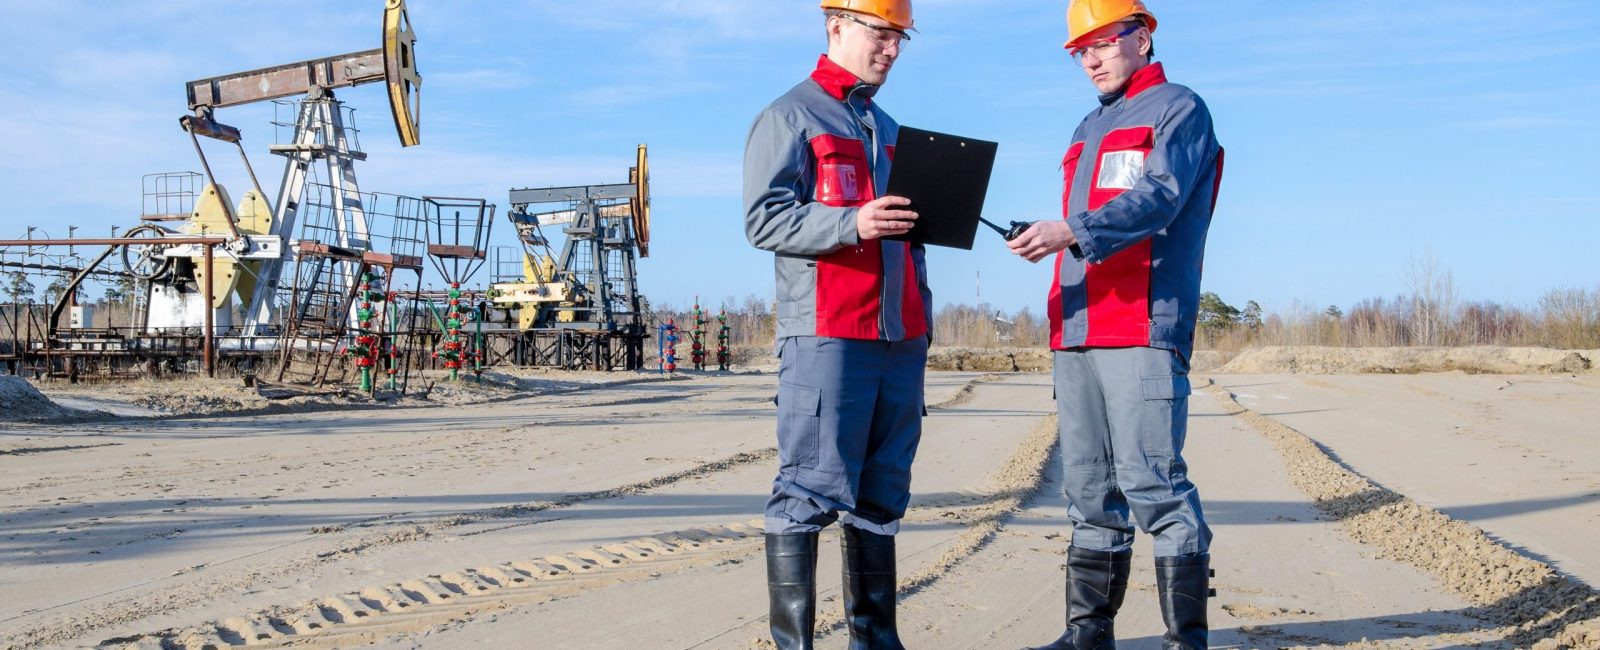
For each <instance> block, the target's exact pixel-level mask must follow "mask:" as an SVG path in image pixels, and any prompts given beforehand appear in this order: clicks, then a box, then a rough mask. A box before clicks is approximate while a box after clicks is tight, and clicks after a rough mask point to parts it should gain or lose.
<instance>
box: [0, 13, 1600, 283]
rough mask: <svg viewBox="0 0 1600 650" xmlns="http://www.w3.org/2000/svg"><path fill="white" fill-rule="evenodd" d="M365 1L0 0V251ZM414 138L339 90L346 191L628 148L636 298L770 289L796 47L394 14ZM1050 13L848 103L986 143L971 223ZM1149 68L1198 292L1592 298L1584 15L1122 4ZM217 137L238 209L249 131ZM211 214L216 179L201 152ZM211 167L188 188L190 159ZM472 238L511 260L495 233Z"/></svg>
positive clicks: (968, 274)
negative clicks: (1212, 215) (1221, 170)
mask: <svg viewBox="0 0 1600 650" xmlns="http://www.w3.org/2000/svg"><path fill="white" fill-rule="evenodd" d="M382 4H383V3H382V1H381V0H363V1H361V2H355V1H352V0H339V1H337V2H310V1H305V0H277V1H272V2H267V1H250V2H227V1H221V2H218V1H215V0H213V1H206V2H201V1H198V0H195V1H187V0H181V1H180V0H151V1H148V2H137V3H131V2H130V3H122V2H118V3H108V2H92V1H70V0H62V1H53V2H32V1H23V0H0V11H3V13H4V15H5V16H6V20H5V21H4V23H3V24H0V142H4V143H5V146H6V149H7V152H6V154H7V155H5V156H3V157H0V195H3V196H4V197H5V200H4V202H3V203H0V237H10V236H21V234H22V231H23V227H24V226H25V225H40V226H44V227H45V230H46V232H48V234H50V235H54V236H64V235H65V234H66V233H65V228H64V226H65V224H68V223H71V224H76V225H79V226H81V227H82V229H81V230H80V231H79V234H80V236H82V235H85V234H91V235H101V234H104V233H106V232H108V231H109V229H110V227H111V226H113V225H117V226H121V227H124V228H126V227H127V226H129V225H132V224H133V223H135V222H136V220H137V214H138V212H139V207H140V204H139V201H140V196H139V179H140V177H141V176H142V175H143V174H146V173H151V172H156V171H172V170H190V169H197V168H198V164H197V163H196V161H195V158H194V154H193V151H192V148H191V145H190V144H189V142H188V138H187V137H186V136H185V135H184V134H183V133H182V132H181V131H180V130H179V129H178V128H177V118H178V117H179V116H181V115H183V114H184V111H185V103H184V97H183V94H182V91H183V83H184V82H185V81H188V80H190V79H196V78H201V77H206V76H211V75H216V74H223V73H228V72H234V71H240V70H246V69H250V68H254V67H261V66H268V65H276V64H281V63H289V62H292V61H298V60H302V59H308V58H314V57H321V56H328V55H334V54H340V53H344V52H349V51H355V50H361V49H367V48H371V47H376V46H377V45H378V44H379V42H378V37H379V24H378V19H379V15H380V13H381V7H382ZM409 5H410V8H411V14H412V21H413V23H414V25H415V27H416V30H417V33H418V37H419V43H418V46H417V48H418V60H419V62H420V67H421V70H422V73H423V76H424V90H423V128H422V137H423V144H422V145H421V146H419V147H414V148H411V149H405V150H401V149H400V147H399V146H398V143H397V142H396V141H395V137H394V135H393V133H392V128H391V127H390V126H389V125H388V122H387V117H386V115H385V113H386V111H387V102H386V99H385V98H384V95H383V94H382V91H381V89H380V88H379V87H377V86H368V87H362V88H357V89H350V90H345V91H341V92H340V93H339V95H340V97H341V99H344V100H345V101H346V102H347V103H349V104H350V105H351V106H353V107H355V108H356V109H357V120H358V125H359V126H361V127H362V128H363V133H362V144H363V145H364V148H365V149H366V150H367V152H368V154H369V155H370V160H369V162H367V163H363V164H361V165H360V166H359V167H358V170H359V174H360V178H361V182H362V188H363V189H364V190H368V191H381V192H389V193H395V194H406V195H413V196H420V195H424V194H428V195H446V196H481V197H484V198H487V199H489V200H490V201H492V202H495V203H498V204H501V206H502V213H503V210H504V204H505V200H506V191H507V190H508V189H510V188H513V187H530V186H531V187H542V186H552V185H568V184H589V183H612V182H622V181H624V180H626V172H627V167H628V165H629V164H630V162H631V158H632V152H633V147H634V145H635V144H637V143H641V142H645V143H649V144H650V146H651V151H652V162H651V165H652V169H653V172H654V173H653V181H654V187H655V197H654V198H655V202H654V206H655V227H654V232H655V242H654V244H653V251H652V253H653V255H652V257H651V258H649V259H646V260H643V261H642V262H641V264H640V272H641V275H642V278H643V279H642V284H643V287H644V290H645V292H646V293H647V294H648V295H649V296H650V297H651V298H652V299H653V300H655V301H656V302H657V303H658V304H659V303H667V304H672V305H678V306H682V305H684V304H686V303H687V302H688V301H689V300H691V299H692V298H693V296H695V295H696V294H698V295H701V296H704V297H706V298H707V299H708V301H710V302H717V301H719V300H720V299H721V298H722V297H728V296H731V297H737V298H739V299H742V298H743V297H744V296H746V295H750V294H756V295H759V296H768V297H770V295H771V292H772V279H771V262H770V257H769V256H768V255H766V254H764V253H761V252H759V251H756V250H754V249H752V248H750V247H749V245H748V244H747V243H746V242H745V240H744V236H743V231H742V212H743V206H742V205H741V200H740V197H739V191H740V174H741V171H740V163H741V157H742V151H743V146H744V138H745V133H746V129H747V128H748V126H749V124H750V121H751V119H752V118H753V117H754V116H755V114H756V113H757V112H758V111H759V110H760V109H761V108H762V106H764V105H765V104H766V103H767V102H769V101H771V99H772V98H774V97H776V96H777V95H779V94H781V93H782V92H784V91H785V90H787V89H788V88H789V87H791V86H792V85H793V84H795V83H796V82H798V81H799V80H801V79H802V78H804V76H805V75H806V74H807V73H808V72H809V71H810V69H811V67H812V65H813V63H814V62H815V59H816V56H817V54H818V53H820V52H821V51H822V49H823V48H824V42H823V35H822V28H821V18H820V14H819V12H818V10H817V7H816V6H815V3H814V2H812V1H809V0H806V1H800V0H796V1H790V0H735V1H732V2H727V1H724V2H692V1H688V0H590V1H589V2H583V3H569V2H555V1H553V0H538V1H531V2H513V1H505V0H502V1H498V2H466V1H456V0H451V1H446V0H409ZM1065 5H1066V3H1065V2H1063V1H1048V2H1045V1H1040V0H917V1H916V5H915V8H916V14H917V24H918V27H919V29H920V34H917V35H916V38H915V40H914V41H913V42H912V43H911V45H910V46H909V47H908V48H907V49H906V51H905V53H904V55H903V56H902V58H901V60H900V63H899V64H898V66H897V67H896V69H895V71H894V73H893V75H892V76H891V77H890V80H889V84H888V85H887V87H886V88H885V89H884V91H883V92H882V93H880V95H879V98H880V101H881V102H882V105H883V106H885V107H886V108H887V109H888V110H889V111H890V112H891V113H892V114H893V115H895V117H896V118H897V119H898V120H899V121H900V122H901V123H902V124H906V125H912V126H918V127H922V128H928V129H934V130H942V131H949V132H955V133H961V134H964V135H969V136H972V137H978V138H984V139H990V140H996V141H999V142H1000V143H1001V147H1000V160H999V162H998V165H997V168H996V172H995V179H994V181H993V184H992V186H991V189H990V193H989V199H988V204H987V207H986V212H987V213H988V214H989V215H990V216H991V217H993V218H997V219H1020V218H1026V219H1045V218H1059V216H1060V214H1059V212H1060V198H1059V197H1060V191H1061V188H1060V172H1059V169H1058V166H1059V163H1060V159H1061V153H1062V152H1063V151H1064V150H1065V148H1066V146H1067V144H1068V139H1069V138H1070V137H1071V133H1072V130H1073V128H1074V127H1075V126H1076V124H1077V122H1078V121H1079V120H1080V119H1081V117H1082V116H1083V114H1084V113H1085V112H1087V111H1088V110H1089V109H1090V108H1092V106H1093V105H1094V91H1093V90H1092V88H1091V86H1090V85H1089V84H1088V82H1087V81H1086V80H1084V79H1083V77H1082V74H1081V73H1080V72H1079V71H1078V70H1077V69H1075V68H1074V67H1072V64H1071V61H1070V59H1068V58H1067V57H1066V55H1065V54H1064V53H1063V51H1062V50H1061V49H1060V44H1061V41H1062V40H1064V39H1063V36H1064V31H1065V27H1064V23H1063V18H1062V16H1063V11H1064V8H1065ZM1150 6H1151V8H1152V10H1154V11H1155V12H1156V13H1157V15H1158V16H1159V18H1160V20H1161V26H1160V29H1159V31H1158V32H1157V33H1156V43H1157V46H1158V54H1159V57H1158V59H1159V60H1162V61H1164V62H1165V63H1166V65H1167V69H1168V74H1169V77H1171V79H1172V80H1173V81H1175V82H1179V83H1184V84H1186V85H1189V86H1190V87H1192V88H1194V89H1195V90H1196V91H1198V92H1199V93H1200V94H1201V95H1202V96H1203V97H1204V98H1205V99H1206V100H1207V101H1208V103H1209V104H1210V106H1211V109H1212V113H1213V115H1214V116H1215V119H1216V128H1217V131H1218V134H1219V137H1220V139H1221V140H1222V142H1223V144H1224V145H1225V146H1226V147H1227V148H1228V169H1227V174H1226V179H1225V183H1224V188H1223V192H1222V198H1221V202H1220V205H1219V207H1218V213H1217V216H1216V220H1215V223H1214V225H1213V227H1212V230H1211V240H1210V246H1209V251H1208V256H1207V266H1206V278H1205V288H1206V289H1207V290H1212V291H1216V292H1218V293H1220V294H1222V296H1223V297H1224V298H1225V299H1227V300H1229V301H1230V302H1234V303H1243V302H1244V301H1245V300H1250V299H1254V300H1257V301H1259V302H1261V303H1262V304H1263V305H1265V306H1266V307H1267V308H1268V309H1287V308H1289V307H1290V306H1291V305H1293V304H1295V303H1296V302H1299V303H1302V304H1309V305H1327V304H1337V305H1341V306H1348V305H1350V304H1351V303H1353V302H1355V301H1357V300H1360V299H1362V298H1366V297H1371V296H1380V295H1383V296H1388V295H1394V294H1396V293H1398V292H1400V291H1401V290H1402V288H1403V282H1402V279H1401V269H1402V266H1403V265H1404V263H1405V261H1406V259H1407V258H1408V257H1409V256H1412V255H1419V254H1422V253H1424V252H1425V251H1429V250H1431V251H1432V252H1433V253H1434V254H1436V255H1437V256H1438V258H1439V260H1440V261H1441V262H1442V263H1443V264H1444V265H1445V266H1446V267H1448V268H1449V269H1451V270H1452V271H1453V272H1454V274H1455V276H1456V279H1457V283H1458V285H1459V286H1460V287H1461V290H1462V294H1463V297H1465V298H1468V299H1491V300H1500V301H1509V302H1513V303H1518V304H1526V303H1530V302H1532V301H1533V300H1534V299H1536V298H1537V296H1538V295H1539V294H1540V293H1542V292H1543V291H1545V290H1546V289H1549V288H1553V287H1558V286H1584V287H1594V286H1596V284H1597V282H1600V256H1597V255H1595V254H1594V251H1595V247H1596V244H1595V242H1596V241H1597V240H1600V236H1597V234H1600V228H1596V226H1595V225H1594V224H1595V222H1596V219H1597V217H1600V200H1597V199H1600V189H1597V188H1600V181H1597V180H1596V179H1597V177H1600V162H1597V157H1596V156H1595V155H1594V152H1595V151H1597V150H1600V130H1597V128H1596V126H1595V118H1597V117H1600V110H1597V109H1596V106H1600V73H1597V72H1596V71H1595V68H1594V64H1593V63H1592V61H1593V60H1594V59H1595V58H1596V57H1595V55H1596V53H1597V50H1600V39H1597V38H1596V37H1595V34H1596V33H1600V4H1597V3H1595V2H1593V1H1592V0H1584V1H1563V0H1547V1H1543V2H1525V3H1505V2H1501V1H1488V0H1462V1H1452V2H1441V1H1434V2H1427V1H1419V2H1411V3H1394V2H1383V1H1375V0H1344V1H1340V2H1333V1H1302V2H1284V1H1283V0H1213V1H1207V2H1198V1H1195V0H1186V1H1182V2H1180V1H1179V0H1151V2H1150ZM218 116H219V119H220V120H222V121H224V122H227V123H230V124H233V125H235V126H239V127H241V128H243V129H244V132H245V136H246V145H247V148H248V150H249V152H250V155H251V157H252V160H253V162H254V164H255V166H256V167H257V171H258V173H261V174H262V175H263V178H262V184H263V185H264V186H266V187H267V188H268V191H269V193H270V192H271V191H272V189H273V188H275V187H276V183H277V178H278V176H279V175H280V174H281V165H280V162H279V159H278V158H276V157H272V156H269V155H267V154H266V151H265V149H266V145H267V144H270V143H271V141H272V137H273V132H272V129H271V128H270V127H269V126H268V124H267V123H268V122H269V121H270V119H271V118H272V113H271V110H270V109H269V108H266V107H239V108H232V109H225V110H223V111H220V112H219V115H218ZM210 151H211V152H213V159H214V160H216V159H221V160H226V161H227V164H218V165H217V166H218V168H219V173H220V174H221V175H222V176H223V180H224V182H225V183H227V184H229V185H230V187H233V188H234V190H233V193H234V195H235V196H236V197H237V196H238V195H239V194H240V193H242V192H243V190H244V189H245V187H246V186H247V181H246V180H245V179H244V178H243V176H242V171H240V169H239V168H238V167H237V166H236V165H234V164H233V163H234V161H233V159H232V154H231V153H229V152H228V151H227V150H225V149H221V148H212V149H210ZM214 164H215V163H214ZM496 229H497V231H498V233H497V239H498V240H499V241H500V243H506V244H509V243H512V242H511V230H510V228H508V227H506V224H504V223H499V224H496ZM930 264H931V265H932V280H933V284H934V291H935V294H936V299H937V300H938V302H940V303H941V304H942V303H946V302H966V303H970V302H973V301H974V300H975V299H976V297H977V296H976V287H975V282H974V280H975V275H976V273H977V272H978V271H980V270H981V272H982V278H983V282H982V292H983V294H982V297H983V299H984V300H985V301H987V302H990V303H992V304H994V305H995V306H997V307H1002V308H1006V309H1018V308H1021V307H1024V306H1028V307H1031V308H1033V309H1034V310H1035V311H1036V312H1037V311H1038V310H1039V309H1040V308H1041V307H1042V305H1043V302H1044V296H1045V290H1046V285H1047V284H1048V282H1049V280H1050V270H1049V268H1048V266H1047V265H1043V264H1041V265H1039V266H1033V265H1029V264H1027V263H1025V262H1022V261H1020V260H1018V259H1016V258H1014V257H1011V256H1009V255H1008V254H1007V253H1005V251H1004V249H1003V248H1002V247H1001V245H1000V243H999V240H998V238H993V237H990V236H989V235H988V234H986V233H980V240H979V246H978V250H976V251H973V252H963V251H948V250H936V251H935V252H934V253H933V254H932V255H931V256H930Z"/></svg>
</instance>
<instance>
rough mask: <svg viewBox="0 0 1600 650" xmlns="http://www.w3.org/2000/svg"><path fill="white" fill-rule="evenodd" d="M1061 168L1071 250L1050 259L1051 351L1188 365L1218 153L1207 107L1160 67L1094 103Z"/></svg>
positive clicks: (1143, 71)
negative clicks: (1121, 350)
mask: <svg viewBox="0 0 1600 650" xmlns="http://www.w3.org/2000/svg"><path fill="white" fill-rule="evenodd" d="M1100 103H1101V106H1100V108H1098V109H1095V111H1094V112H1093V113H1090V114H1089V116H1088V117H1086V118H1084V120H1083V123H1082V124H1080V125H1078V130H1077V132H1076V133H1075V134H1074V135H1073V137H1072V141H1073V143H1072V146H1071V147H1070V148H1069V149H1068V150H1067V154H1066V157H1065V158H1064V159H1063V160H1062V170H1063V172H1064V174H1065V177H1066V178H1065V181H1066V182H1065V186H1064V187H1065V189H1064V191H1063V194H1062V215H1063V218H1065V219H1066V220H1067V225H1068V226H1069V227H1070V228H1071V229H1072V233H1073V235H1075V236H1076V237H1077V239H1078V245H1077V246H1076V247H1074V248H1072V249H1070V250H1069V251H1062V252H1061V253H1060V254H1058V255H1057V257H1056V280H1055V283H1054V284H1053V285H1052V286H1051V288H1050V346H1051V347H1052V348H1054V349H1057V350H1065V349H1070V348H1110V347H1155V348H1165V349H1169V350H1174V351H1176V352H1178V353H1179V354H1181V355H1183V357H1184V358H1185V359H1187V358H1189V356H1190V354H1191V353H1192V352H1193V350H1194V332H1195V320H1196V318H1197V316H1198V311H1199V306H1200V269H1201V265H1202V262H1203V261H1204V259H1205V247H1206V231H1207V230H1208V229H1209V228H1210V227H1211V213H1212V210H1213V209H1214V208H1215V207H1216V199H1217V191H1218V189H1219V187H1220V185H1221V183H1222V162H1223V152H1222V147H1221V146H1220V145H1218V144H1217V137H1216V134H1215V132H1214V131H1213V130H1212V126H1211V113H1210V112H1209V111H1207V110H1206V105H1205V102H1203V101H1201V99H1200V97H1199V96H1198V95H1196V94H1194V92H1193V91H1191V90H1189V89H1188V88H1185V87H1183V86H1180V85H1177V84H1172V83H1167V77H1166V74H1165V72H1164V71H1163V70H1162V67H1161V64H1159V63H1158V64H1154V65H1150V66H1146V67H1144V68H1142V69H1140V70H1139V71H1138V72H1137V73H1134V75H1133V78H1132V79H1130V80H1129V81H1128V84H1127V86H1125V87H1124V88H1123V90H1121V91H1118V92H1116V93H1112V94H1110V95H1102V96H1101V97H1100Z"/></svg>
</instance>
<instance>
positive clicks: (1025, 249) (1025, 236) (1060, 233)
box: [1006, 219, 1078, 262]
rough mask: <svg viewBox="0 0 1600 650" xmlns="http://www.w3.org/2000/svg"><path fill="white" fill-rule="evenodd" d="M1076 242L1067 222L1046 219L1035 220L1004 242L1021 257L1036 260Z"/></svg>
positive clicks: (1030, 260)
mask: <svg viewBox="0 0 1600 650" xmlns="http://www.w3.org/2000/svg"><path fill="white" fill-rule="evenodd" d="M1076 243H1078V238H1077V237H1076V236H1075V235H1073V234H1072V228H1070V227H1068V226H1067V222H1065V221H1061V220H1057V219H1046V220H1044V221H1038V222H1035V223H1034V224H1033V225H1032V226H1030V227H1029V228H1028V230H1027V231H1026V232H1024V233H1022V236H1020V237H1017V238H1016V239H1013V240H1011V241H1008V242H1006V246H1008V247H1010V248H1011V252H1013V253H1016V254H1017V256H1019V257H1021V258H1022V259H1025V260H1028V261H1029V262H1038V261H1039V260H1042V259H1044V258H1045V257H1047V256H1049V255H1051V254H1053V253H1057V252H1060V251H1062V250H1064V249H1066V248H1067V247H1068V246H1071V245H1073V244H1076Z"/></svg>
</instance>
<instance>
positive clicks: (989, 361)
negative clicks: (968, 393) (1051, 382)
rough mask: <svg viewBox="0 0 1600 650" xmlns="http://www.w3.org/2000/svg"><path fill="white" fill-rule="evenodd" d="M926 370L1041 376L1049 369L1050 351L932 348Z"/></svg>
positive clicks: (1040, 349) (1039, 349) (1031, 349)
mask: <svg viewBox="0 0 1600 650" xmlns="http://www.w3.org/2000/svg"><path fill="white" fill-rule="evenodd" d="M928 369H929V370H960V371H969V372H1040V371H1046V370H1049V369H1050V351H1049V350H1046V349H1043V348H1037V349H1036V348H934V349H933V350H931V351H929V352H928Z"/></svg>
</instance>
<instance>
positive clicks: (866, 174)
mask: <svg viewBox="0 0 1600 650" xmlns="http://www.w3.org/2000/svg"><path fill="white" fill-rule="evenodd" d="M811 151H812V153H813V154H814V155H815V158H816V165H817V169H816V172H817V175H816V178H817V189H816V193H815V195H814V196H812V200H814V201H816V202H818V203H823V204H826V205H831V206H835V207H855V206H858V205H861V204H863V203H866V202H867V201H870V200H872V176H871V171H870V169H869V167H868V166H867V148H866V146H865V145H864V144H863V143H862V142H861V141H860V140H856V139H853V138H843V137H839V136H836V135H819V136H817V137H815V138H812V140H811Z"/></svg>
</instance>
